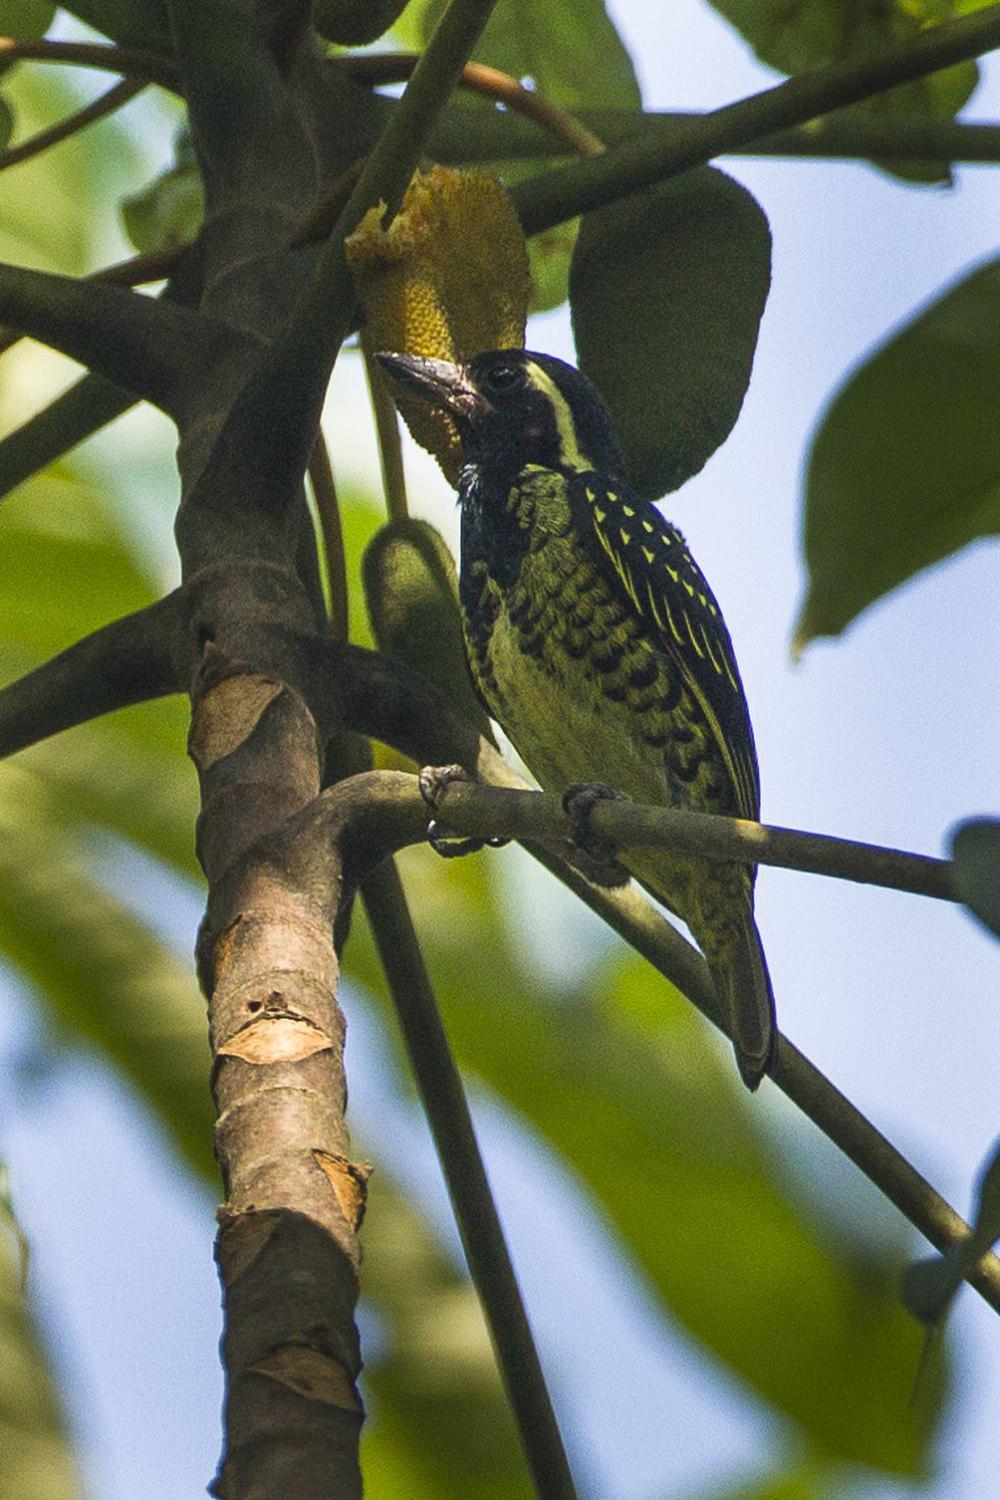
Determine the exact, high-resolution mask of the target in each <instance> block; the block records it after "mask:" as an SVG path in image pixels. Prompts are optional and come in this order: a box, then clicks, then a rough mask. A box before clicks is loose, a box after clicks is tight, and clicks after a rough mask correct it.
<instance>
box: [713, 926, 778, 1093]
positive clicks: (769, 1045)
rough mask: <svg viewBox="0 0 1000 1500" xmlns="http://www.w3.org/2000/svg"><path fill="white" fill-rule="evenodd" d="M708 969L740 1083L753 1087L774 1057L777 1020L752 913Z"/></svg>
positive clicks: (769, 980)
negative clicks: (731, 947)
mask: <svg viewBox="0 0 1000 1500" xmlns="http://www.w3.org/2000/svg"><path fill="white" fill-rule="evenodd" d="M711 969H712V979H713V980H714V982H715V988H716V992H717V994H718V996H719V1002H720V1004H721V1006H722V1013H723V1016H724V1017H725V1019H726V1022H727V1024H728V1026H729V1034H730V1036H731V1037H732V1039H733V1047H734V1049H735V1052H736V1062H737V1065H738V1067H739V1070H740V1073H741V1074H742V1077H743V1082H744V1083H745V1084H746V1086H747V1088H748V1089H755V1088H756V1087H757V1085H758V1084H759V1083H760V1080H761V1079H762V1078H763V1076H764V1074H765V1073H766V1072H767V1069H768V1067H769V1066H770V1063H771V1061H772V1059H773V1057H774V1048H775V1043H776V1040H777V1019H776V1016H775V1010H774V991H773V990H772V988H771V976H770V974H769V973H768V972H767V960H766V959H765V957H764V949H763V948H762V947H761V942H760V933H759V932H758V931H757V923H756V922H755V921H754V918H753V913H752V912H750V911H748V912H747V914H746V917H745V918H744V920H743V923H742V925H741V927H740V931H739V942H738V944H737V946H736V948H735V949H734V950H731V951H730V952H729V953H727V955H726V960H725V962H724V963H723V962H721V961H717V962H715V963H713V964H712V965H711Z"/></svg>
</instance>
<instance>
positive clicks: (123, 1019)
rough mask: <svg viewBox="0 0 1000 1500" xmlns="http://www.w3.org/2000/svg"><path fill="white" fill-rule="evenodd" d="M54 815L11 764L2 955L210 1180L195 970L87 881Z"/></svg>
mask: <svg viewBox="0 0 1000 1500" xmlns="http://www.w3.org/2000/svg"><path fill="white" fill-rule="evenodd" d="M47 811H48V810H47V806H46V798H45V794H44V791H43V790H42V789H41V788H40V787H39V786H38V785H37V783H36V782H35V780H34V778H32V777H31V776H30V775H29V774H28V773H26V772H25V771H23V770H21V769H20V768H19V767H17V766H15V765H14V764H13V763H9V762H8V763H6V764H5V765H4V766H3V767H0V947H2V948H3V951H4V952H5V953H6V954H7V955H8V956H9V957H10V959H11V961H12V962H13V963H14V964H16V965H17V967H18V969H19V970H20V971H21V972H22V973H23V974H24V975H25V976H26V977H27V978H28V979H29V980H30V981H31V982H32V984H33V985H34V986H35V988H36V989H37V990H38V991H39V992H40V993H41V994H42V995H44V997H45V1000H46V1004H47V1009H48V1013H49V1014H50V1015H51V1016H52V1017H53V1018H54V1020H55V1021H56V1022H57V1023H58V1024H59V1027H60V1029H62V1030H63V1031H64V1032H65V1033H66V1034H67V1035H69V1036H70V1037H72V1038H74V1039H76V1038H81V1037H82V1038H84V1039H86V1040H87V1041H89V1042H91V1043H93V1044H95V1045H96V1046H98V1047H99V1048H100V1049H101V1051H102V1052H104V1053H105V1055H106V1056H107V1057H108V1058H109V1059H110V1060H111V1061H113V1062H114V1063H115V1064H116V1066H117V1067H119V1068H120V1069H121V1070H122V1071H123V1072H124V1073H125V1074H126V1075H127V1076H128V1077H130V1078H131V1079H132V1081H133V1082H134V1083H136V1084H137V1085H138V1087H139V1088H140V1090H141V1092H142V1093H143V1094H144V1095H145V1097H146V1098H147V1100H148V1101H149V1102H150V1103H151V1104H152V1105H153V1107H154V1108H156V1109H158V1110H159V1111H160V1113H161V1114H164V1115H165V1116H166V1118H167V1120H168V1123H169V1125H170V1128H171V1129H172V1130H173V1131H174V1133H175V1134H176V1136H177V1138H178V1144H179V1145H180V1147H181V1149H182V1150H183V1151H184V1153H185V1154H186V1155H187V1156H188V1157H192V1158H194V1159H196V1160H199V1161H200V1163H201V1165H202V1168H203V1170H205V1171H208V1170H210V1164H211V1137H210V1135H209V1134H203V1133H202V1131H201V1129H200V1125H201V1122H202V1119H203V1115H204V1104H205V1103H207V1101H208V1067H209V1055H208V1042H207V1039H206V1037H205V1023H204V1005H203V1003H202V1001H201V1000H200V998H199V995H198V990H197V986H196V984H195V981H194V974H193V971H192V967H191V965H190V964H184V963H182V962H181V961H180V960H179V959H178V958H176V957H174V956H173V954H172V953H171V952H170V951H169V950H168V949H167V948H166V947H165V946H164V944H163V943H161V942H160V941H159V939H158V938H156V937H154V935H153V934H152V933H151V932H150V931H149V929H148V928H147V927H145V925H144V924H143V923H142V922H140V921H139V920H138V919H137V918H136V917H133V916H132V915H131V914H130V913H129V912H127V911H125V910H124V908H123V907H122V906H121V905H120V904H119V903H118V902H117V901H116V900H115V899H114V898H113V897H111V896H109V895H108V894H107V892H106V891H104V890H103V889H102V888H101V886H100V885H98V883H97V881H96V880H95V879H94V878H93V877H91V876H90V875H88V874H87V873H86V872H85V866H84V865H83V864H82V863H81V861H80V850H79V846H78V845H76V844H75V843H74V841H73V840H72V838H67V837H66V835H65V833H64V832H62V831H61V830H60V829H58V828H57V827H56V825H55V823H54V822H53V821H51V820H50V818H49V817H48V816H47ZM192 1122H197V1123H196V1125H195V1126H194V1128H193V1125H192Z"/></svg>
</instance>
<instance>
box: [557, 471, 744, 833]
mask: <svg viewBox="0 0 1000 1500" xmlns="http://www.w3.org/2000/svg"><path fill="white" fill-rule="evenodd" d="M570 494H571V503H572V505H573V509H574V511H575V512H576V515H577V520H578V523H579V525H580V531H581V535H584V536H586V535H590V536H591V537H592V538H594V539H596V543H597V551H598V553H599V554H603V559H604V560H609V561H610V563H611V571H612V573H613V574H614V576H615V577H616V579H617V581H618V583H619V585H620V586H621V588H622V589H624V591H625V594H626V595H627V596H628V599H629V600H630V602H631V604H632V606H633V607H634V608H635V609H636V610H638V612H639V614H640V615H641V616H642V619H643V622H644V624H645V625H646V628H647V629H648V630H649V632H650V633H651V635H652V636H653V638H654V640H655V641H656V642H657V643H658V644H659V645H660V648H661V649H662V650H663V652H664V654H665V655H667V656H668V657H669V658H670V660H671V661H672V662H674V663H675V665H676V666H677V667H678V668H679V670H680V672H681V675H682V677H683V680H684V681H685V683H686V684H687V686H688V687H689V689H690V690H691V692H692V693H693V694H694V696H695V698H696V699H697V701H698V703H699V704H700V706H701V708H702V711H703V712H704V714H705V717H706V719H707V720H708V723H709V725H710V727H711V730H712V733H713V735H714V737H715V739H716V741H717V743H718V747H719V751H720V754H721V756H722V759H723V761H724V763H725V765H726V768H727V770H728V772H729V777H730V781H731V783H732V786H733V792H734V795H735V799H736V806H737V809H738V813H739V816H740V817H743V818H753V819H756V818H757V817H758V816H759V813H760V778H759V773H758V769H757V752H756V748H755V746H754V739H753V730H752V729H751V727H750V715H749V712H748V710H747V703H746V698H745V696H744V693H743V684H742V683H741V681H740V674H739V668H738V667H737V665H736V657H735V656H734V654H733V644H732V641H731V640H730V638H729V631H728V630H727V629H726V624H725V621H724V620H723V618H722V611H721V610H720V609H719V606H718V604H717V603H716V601H715V597H714V595H713V594H712V591H711V589H710V588H709V586H708V584H707V583H706V582H705V579H704V577H703V575H702V572H701V569H700V568H699V567H698V565H697V563H696V562H695V561H694V559H693V558H692V556H691V554H690V552H689V551H688V549H687V544H686V542H685V541H684V538H683V537H682V536H681V534H680V532H679V531H676V530H675V529H674V527H672V526H671V525H670V524H669V523H668V522H667V521H665V520H664V519H663V517H662V516H661V515H660V513H659V511H658V510H656V509H655V508H654V507H653V506H652V505H650V504H649V502H648V501H647V500H644V499H643V498H642V497H641V496H639V495H637V494H635V492H634V491H632V490H630V489H629V488H628V486H627V485H623V484H616V483H611V482H609V481H608V480H607V479H606V478H602V477H601V476H600V475H599V474H594V473H588V474H580V475H577V476H574V479H573V481H572V483H571V486H570Z"/></svg>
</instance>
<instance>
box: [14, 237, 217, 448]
mask: <svg viewBox="0 0 1000 1500" xmlns="http://www.w3.org/2000/svg"><path fill="white" fill-rule="evenodd" d="M0 320H2V321H3V322H4V323H7V324H10V325H11V326H12V327H14V328H16V329H17V330H18V332H19V333H22V334H26V335H28V336H29V337H31V338H34V339H38V340H39V342H41V343H43V344H48V345H50V347H51V348H53V349H58V350H59V351H60V352H61V353H63V354H68V355H69V357H70V358H71V359H75V360H78V361H79V362H80V364H83V365H86V366H87V367H88V368H89V369H90V370H92V371H93V372H94V373H95V374H98V375H102V376H103V377H104V378H105V379H107V380H112V381H114V382H115V384H116V385H120V386H123V387H124V388H125V389H126V390H128V391H131V392H133V394H135V395H136V396H141V397H143V398H144V399H145V400H147V401H151V402H152V403H153V404H154V405H155V406H158V407H160V408H161V410H163V411H165V412H167V414H168V415H169V416H172V417H174V418H176V419H178V420H183V416H184V412H185V409H186V406H187V403H188V400H189V398H190V396H191V393H192V391H193V390H201V389H203V388H204V386H205V382H206V375H207V374H209V373H210V372H211V369H212V368H213V367H214V366H215V365H216V364H217V363H218V361H219V360H220V359H221V358H222V357H223V356H224V355H230V356H231V355H232V354H234V353H237V352H240V351H242V350H243V349H244V348H245V347H246V344H245V341H244V340H243V339H242V338H241V336H240V335H239V334H238V333H236V332H235V330H233V329H230V328H227V327H226V326H225V325H224V324H221V323H216V322H213V321H212V320H211V319H209V318H208V317H206V316H205V315H204V314H203V313H196V312H193V311H191V310H190V309H188V308H185V307H181V306H179V305H178V304H177V303H176V302H170V301H168V300H166V299H164V298H152V297H144V296H142V295H140V294H139V293H138V292H133V291H130V290H128V289H127V288H125V287H119V286H110V285H107V284H104V283H98V282H94V281H79V280H77V279H75V278H74V277H71V276H54V275H52V274H50V273H48V272H45V271H29V270H25V269H24V268H22V267H20V266H8V265H0Z"/></svg>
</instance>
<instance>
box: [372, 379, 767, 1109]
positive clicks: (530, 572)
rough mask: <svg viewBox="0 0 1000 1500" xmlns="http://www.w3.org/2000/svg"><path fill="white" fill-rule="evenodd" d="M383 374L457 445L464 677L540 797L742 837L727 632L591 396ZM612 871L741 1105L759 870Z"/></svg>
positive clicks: (742, 719) (672, 863)
mask: <svg viewBox="0 0 1000 1500" xmlns="http://www.w3.org/2000/svg"><path fill="white" fill-rule="evenodd" d="M378 359H379V362H380V364H381V365H382V368H383V369H384V370H385V371H386V372H387V374H388V375H389V376H390V379H391V383H392V385H393V390H394V394H397V393H398V395H399V396H401V397H402V404H403V405H404V407H405V406H406V405H407V403H412V401H413V399H417V400H420V401H422V402H424V403H426V404H428V405H429V406H431V407H433V408H435V409H437V410H438V411H443V412H445V413H447V415H448V416H449V418H450V419H451V422H452V424H453V426H454V429H455V432H456V433H457V436H458V439H459V441H460V444H461V458H462V467H461V469H460V472H459V476H458V485H457V488H458V498H459V504H460V508H461V555H460V564H459V600H460V606H461V612H462V623H463V631H464V638H465V647H466V654H467V658H468V664H469V669H470V673H471V676H472V679H473V683H474V685H475V688H476V691H477V693H478V695H479V697H480V699H481V700H482V702H483V704H484V706H485V708H486V709H487V711H488V713H489V714H490V715H491V716H492V717H493V718H494V719H495V720H496V721H497V723H499V724H500V726H501V728H502V729H503V730H504V732H505V733H506V734H507V736H508V738H509V739H510V740H511V742H512V744H513V745H514V747H515V749H516V750H517V751H518V754H519V755H520V756H521V758H522V759H523V761H524V762H525V764H526V765H527V767H528V768H529V770H530V771H531V773H532V775H533V776H534V777H535V778H536V780H537V781H538V782H539V784H540V785H541V786H542V788H543V789H545V790H549V791H560V790H562V791H565V789H566V788H567V787H574V788H575V787H579V786H580V785H587V784H591V785H593V786H594V787H595V788H596V789H598V791H599V790H600V789H603V788H605V787H606V788H614V790H615V791H616V792H617V793H619V794H622V795H625V796H628V797H630V798H632V799H633V800H634V801H637V802H642V803H647V804H653V805H666V806H669V807H677V808H685V809H690V810H694V811H697V812H707V813H720V814H725V815H727V816H730V817H739V818H749V819H752V820H754V821H757V819H758V818H759V814H760V777H759V771H758V763H757V753H756V748H755V745H754V737H753V730H752V728H751V724H750V714H749V710H748V707H747V701H746V695H745V693H744V690H743V686H742V682H741V680H740V674H739V670H738V668H737V665H736V658H735V655H734V652H733V645H732V641H731V639H730V635H729V631H728V629H727V628H726V624H725V621H724V620H723V617H722V612H721V610H720V608H719V605H718V603H717V601H716V599H715V596H714V595H713V593H712V591H711V589H710V588H709V586H708V584H707V582H706V581H705V578H704V576H703V574H702V572H701V570H700V569H699V567H698V565H697V564H696V563H695V561H694V559H693V558H692V556H691V553H690V550H689V549H688V546H687V544H686V542H685V540H684V538H683V536H682V535H681V533H680V532H679V531H678V530H677V529H676V527H674V526H672V525H671V524H670V523H669V522H668V521H666V520H665V519H664V517H663V516H662V515H661V513H660V512H659V510H658V509H657V508H656V507H655V506H654V505H653V504H652V503H651V502H650V501H648V500H647V499H645V498H644V497H643V496H640V495H639V494H637V493H636V492H635V491H634V490H633V489H631V488H630V486H629V484H628V482H627V480H626V477H625V470H624V463H623V459H622V455H621V451H620V449H619V446H618V442H617V440H616V438H615V434H614V430H613V425H612V421H611V416H610V413H609V411H608V408H607V406H606V405H605V403H604V401H603V399H602V397H601V395H600V394H599V392H598V391H597V389H596V387H595V386H594V385H593V383H592V382H591V381H590V380H589V379H588V378H587V376H585V375H584V374H583V373H582V372H581V371H580V370H578V369H576V368H575V367H574V366H572V365H570V364H567V363H565V362H564V361H563V360H560V359H556V358H555V357H553V356H551V355H547V354H538V353H532V352H529V351H525V350H521V349H497V350H491V351H487V352H485V353H482V354H478V355H476V356H475V357H474V358H472V359H470V360H469V361H468V362H466V363H461V364H460V363H454V362H451V361H448V360H441V359H430V358H425V357H423V356H420V355H415V354H399V353H390V352H385V353H381V354H379V355H378ZM617 858H618V860H619V861H620V863H621V864H622V865H623V866H624V867H625V869H626V870H627V871H628V873H629V874H631V875H632V876H634V877H635V878H636V879H637V880H638V881H639V882H640V884H641V885H642V886H643V887H644V888H645V889H646V890H647V891H648V892H649V894H650V895H652V896H653V897H654V898H655V899H656V900H657V901H659V902H661V903H662V904H663V905H664V906H666V907H667V908H668V909H669V910H670V911H672V912H673V913H674V914H675V915H676V916H678V917H680V918H681V920H682V921H683V922H685V923H686V924H687V926H688V929H689V930H690V932H691V934H692V935H693V937H694V939H695V941H696V942H697V944H698V946H699V947H700V948H701V950H702V952H703V953H704V955H705V958H706V959H707V961H708V965H709V969H710V972H711V975H712V979H713V983H714V986H715V989H716V992H717V995H718V999H719V1004H720V1008H721V1011H722V1014H723V1017H724V1018H725V1020H726V1023H727V1025H728V1029H729V1033H730V1036H731V1038H732V1042H733V1046H734V1049H735V1053H736V1061H737V1065H738V1067H739V1070H740V1074H741V1076H742V1078H743V1080H744V1082H745V1083H746V1084H747V1086H748V1087H749V1088H750V1089H755V1088H756V1087H757V1086H758V1084H759V1083H760V1081H761V1079H762V1077H763V1076H764V1074H765V1073H766V1072H767V1070H768V1068H769V1066H770V1064H771V1062H772V1061H773V1058H774V1052H775V1046H776V1038H777V1027H776V1019H775V1006H774V993H773V990H772V986H771V980H770V977H769V974H768V968H767V962H766V960H765V957H764V950H763V947H762V944H761V939H760V934H759V932H758V930H757V924H756V920H755V917H754V880H755V876H756V868H755V867H754V866H752V865H737V864H719V863H715V864H712V863H709V862H707V861H699V860H697V859H694V858H691V857H689V856H686V855H685V856H680V855H677V854H674V853H671V852H670V851H669V850H664V849H656V850H654V849H649V848H646V849H642V850H623V851H618V853H617Z"/></svg>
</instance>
